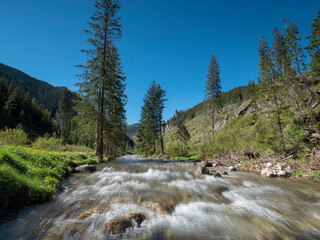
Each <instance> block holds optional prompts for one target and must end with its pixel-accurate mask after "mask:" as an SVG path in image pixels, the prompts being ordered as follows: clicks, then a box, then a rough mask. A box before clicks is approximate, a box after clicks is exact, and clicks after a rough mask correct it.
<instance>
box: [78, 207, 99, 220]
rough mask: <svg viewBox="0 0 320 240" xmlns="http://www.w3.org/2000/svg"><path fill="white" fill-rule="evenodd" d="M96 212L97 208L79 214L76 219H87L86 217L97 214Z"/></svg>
mask: <svg viewBox="0 0 320 240" xmlns="http://www.w3.org/2000/svg"><path fill="white" fill-rule="evenodd" d="M97 212H98V208H91V209H89V210H87V211H85V212H83V213H81V214H80V215H79V216H78V217H77V219H78V220H84V219H87V218H88V217H90V216H91V215H92V214H94V213H97Z"/></svg>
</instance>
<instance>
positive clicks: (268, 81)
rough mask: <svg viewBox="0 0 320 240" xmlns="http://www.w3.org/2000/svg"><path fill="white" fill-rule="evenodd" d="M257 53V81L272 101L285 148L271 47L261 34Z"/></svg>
mask: <svg viewBox="0 0 320 240" xmlns="http://www.w3.org/2000/svg"><path fill="white" fill-rule="evenodd" d="M258 53H259V74H260V78H259V83H260V84H261V85H262V86H263V88H264V89H266V94H267V95H268V96H271V98H272V101H273V103H274V105H275V107H276V117H277V123H278V127H279V132H280V138H281V144H282V147H283V149H284V148H285V144H284V138H283V131H282V122H281V118H280V106H279V102H278V94H277V93H278V88H279V87H278V86H276V78H275V72H276V71H275V69H274V68H275V64H274V63H273V56H272V55H273V53H272V50H271V48H269V46H268V44H267V42H266V40H265V38H264V37H263V36H261V38H260V40H259V44H258Z"/></svg>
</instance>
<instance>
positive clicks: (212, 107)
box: [211, 95, 214, 141]
mask: <svg viewBox="0 0 320 240" xmlns="http://www.w3.org/2000/svg"><path fill="white" fill-rule="evenodd" d="M213 132H214V96H213V95H212V101H211V141H213V137H214V136H213V135H214V133H213Z"/></svg>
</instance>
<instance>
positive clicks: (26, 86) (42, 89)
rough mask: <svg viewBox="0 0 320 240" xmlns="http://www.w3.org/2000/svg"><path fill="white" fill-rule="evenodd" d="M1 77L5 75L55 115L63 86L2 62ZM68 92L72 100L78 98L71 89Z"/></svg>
mask: <svg viewBox="0 0 320 240" xmlns="http://www.w3.org/2000/svg"><path fill="white" fill-rule="evenodd" d="M0 77H4V78H5V79H7V80H8V82H9V84H10V83H13V84H14V86H15V87H19V88H21V89H22V90H23V91H24V92H26V93H29V94H30V96H31V98H35V99H36V100H37V103H38V104H39V105H40V106H41V107H42V108H43V109H47V110H48V111H49V112H51V117H54V116H55V114H56V111H57V109H58V102H59V98H60V96H61V93H62V89H63V88H62V87H54V86H52V85H50V84H49V83H47V82H44V81H41V80H38V79H36V78H33V77H31V76H29V75H28V74H26V73H24V72H22V71H20V70H18V69H15V68H12V67H10V66H7V65H5V64H2V63H0ZM68 93H69V98H70V99H71V100H74V99H77V95H76V94H75V93H73V92H71V91H69V92H68Z"/></svg>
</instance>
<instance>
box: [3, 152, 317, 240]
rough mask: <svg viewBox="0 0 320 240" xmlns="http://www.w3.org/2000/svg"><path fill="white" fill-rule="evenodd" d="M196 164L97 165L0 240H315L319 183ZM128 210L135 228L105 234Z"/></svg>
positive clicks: (9, 225) (141, 161)
mask: <svg viewBox="0 0 320 240" xmlns="http://www.w3.org/2000/svg"><path fill="white" fill-rule="evenodd" d="M199 166H200V165H199V164H198V165H195V164H194V163H180V162H179V161H170V160H157V159H145V158H140V157H138V156H124V157H121V158H118V159H116V160H114V161H111V162H107V163H103V164H100V165H99V166H98V171H97V172H95V173H92V174H77V175H74V176H72V177H71V178H69V179H67V180H65V181H64V183H63V186H64V190H63V191H61V192H59V193H58V194H56V195H55V197H54V199H53V200H52V201H50V202H47V203H44V204H39V205H36V206H32V207H28V208H25V209H24V210H23V211H21V212H20V213H19V215H18V216H17V217H16V218H13V219H11V220H10V221H8V222H6V223H4V224H2V225H0V239H9V240H10V239H47V240H51V239H175V240H178V239H184V240H185V239H320V201H319V199H320V185H319V184H316V183H312V182H303V181H295V180H288V179H265V178H261V177H259V176H256V175H253V174H248V173H242V172H231V173H229V175H228V176H224V177H223V178H215V177H213V176H204V175H201V176H200V175H199V171H198V168H199ZM132 212H135V213H141V214H143V215H144V216H145V218H146V219H145V220H144V221H143V222H142V223H141V226H140V227H138V226H137V225H134V226H131V227H129V228H127V229H126V231H125V233H123V234H109V233H108V231H107V227H106V223H107V222H109V221H110V220H113V219H117V218H119V217H123V216H126V215H127V214H128V213H132ZM88 213H89V214H88ZM86 214H87V215H86Z"/></svg>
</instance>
